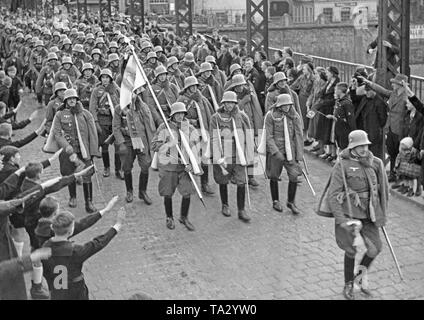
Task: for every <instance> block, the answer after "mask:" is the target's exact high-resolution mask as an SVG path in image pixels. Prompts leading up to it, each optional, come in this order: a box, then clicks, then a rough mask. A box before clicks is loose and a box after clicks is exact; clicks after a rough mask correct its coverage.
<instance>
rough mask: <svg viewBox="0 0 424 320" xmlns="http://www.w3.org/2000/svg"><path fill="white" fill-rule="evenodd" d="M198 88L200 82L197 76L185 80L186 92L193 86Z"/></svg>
mask: <svg viewBox="0 0 424 320" xmlns="http://www.w3.org/2000/svg"><path fill="white" fill-rule="evenodd" d="M196 85H197V86H198V85H199V82H198V81H197V78H196V77H195V76H190V77H187V78H185V79H184V90H186V89H188V88H189V87H191V86H196Z"/></svg>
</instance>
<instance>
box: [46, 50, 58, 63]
mask: <svg viewBox="0 0 424 320" xmlns="http://www.w3.org/2000/svg"><path fill="white" fill-rule="evenodd" d="M50 60H57V55H56V53H54V52H50V53H49V54H48V55H47V61H50Z"/></svg>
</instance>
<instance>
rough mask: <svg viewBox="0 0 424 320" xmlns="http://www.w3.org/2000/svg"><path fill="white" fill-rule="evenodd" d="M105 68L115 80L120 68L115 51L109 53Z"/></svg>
mask: <svg viewBox="0 0 424 320" xmlns="http://www.w3.org/2000/svg"><path fill="white" fill-rule="evenodd" d="M106 68H108V69H109V70H110V71H111V72H112V77H113V81H116V80H117V78H118V76H119V75H120V74H121V70H120V69H119V56H118V54H117V53H112V54H110V55H109V57H108V63H107V66H106Z"/></svg>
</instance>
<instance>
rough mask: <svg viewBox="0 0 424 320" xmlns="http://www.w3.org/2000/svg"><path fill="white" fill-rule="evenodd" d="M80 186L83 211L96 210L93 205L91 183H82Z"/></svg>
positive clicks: (92, 211)
mask: <svg viewBox="0 0 424 320" xmlns="http://www.w3.org/2000/svg"><path fill="white" fill-rule="evenodd" d="M82 187H83V191H84V200H85V211H86V212H87V213H94V212H96V211H97V209H96V208H95V207H94V205H93V183H92V182H88V183H83V185H82Z"/></svg>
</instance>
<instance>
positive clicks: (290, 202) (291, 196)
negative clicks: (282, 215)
mask: <svg viewBox="0 0 424 320" xmlns="http://www.w3.org/2000/svg"><path fill="white" fill-rule="evenodd" d="M296 190H297V182H292V181H289V187H288V190H287V208H289V209H290V210H291V211H292V212H293V214H300V210H299V209H298V208H297V207H296V204H295V202H294V201H295V198H296Z"/></svg>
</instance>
